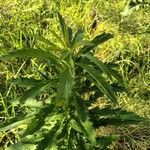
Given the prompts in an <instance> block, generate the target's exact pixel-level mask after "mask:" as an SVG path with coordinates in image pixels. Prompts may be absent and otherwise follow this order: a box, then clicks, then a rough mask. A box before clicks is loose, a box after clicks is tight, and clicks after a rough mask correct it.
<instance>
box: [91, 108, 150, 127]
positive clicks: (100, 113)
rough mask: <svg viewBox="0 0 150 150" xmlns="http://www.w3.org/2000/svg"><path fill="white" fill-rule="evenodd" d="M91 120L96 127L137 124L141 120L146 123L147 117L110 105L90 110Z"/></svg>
mask: <svg viewBox="0 0 150 150" xmlns="http://www.w3.org/2000/svg"><path fill="white" fill-rule="evenodd" d="M89 112H90V115H91V119H92V122H93V123H94V126H95V127H96V128H97V127H99V126H107V125H116V126H118V125H124V124H139V123H141V122H143V123H148V122H150V120H149V119H147V118H143V117H140V116H139V115H137V114H135V113H134V112H127V111H126V110H122V109H120V108H117V109H112V108H110V107H108V108H104V109H99V108H98V107H96V108H94V109H91V110H90V111H89Z"/></svg>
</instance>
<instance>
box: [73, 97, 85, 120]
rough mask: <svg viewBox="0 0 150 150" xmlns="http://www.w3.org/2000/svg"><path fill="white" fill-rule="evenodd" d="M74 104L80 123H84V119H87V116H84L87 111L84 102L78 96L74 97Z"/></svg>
mask: <svg viewBox="0 0 150 150" xmlns="http://www.w3.org/2000/svg"><path fill="white" fill-rule="evenodd" d="M74 102H75V107H76V110H77V113H78V115H79V117H80V119H81V121H82V122H85V121H86V118H87V114H86V111H87V110H86V107H85V105H84V100H83V99H82V98H81V97H80V96H78V95H76V96H75V98H74Z"/></svg>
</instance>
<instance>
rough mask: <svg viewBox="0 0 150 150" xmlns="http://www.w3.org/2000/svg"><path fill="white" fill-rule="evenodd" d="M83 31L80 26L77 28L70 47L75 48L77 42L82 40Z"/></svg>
mask: <svg viewBox="0 0 150 150" xmlns="http://www.w3.org/2000/svg"><path fill="white" fill-rule="evenodd" d="M83 33H84V31H83V30H82V29H81V28H80V29H78V30H77V32H76V33H75V35H74V37H73V40H72V48H76V46H77V45H78V43H79V42H81V41H82V40H83V37H84V34H83Z"/></svg>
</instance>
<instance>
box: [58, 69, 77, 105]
mask: <svg viewBox="0 0 150 150" xmlns="http://www.w3.org/2000/svg"><path fill="white" fill-rule="evenodd" d="M73 84H74V79H73V77H72V74H71V73H70V71H69V68H67V69H66V70H65V71H64V72H63V73H62V74H61V75H60V80H59V83H58V90H57V101H58V103H59V101H64V102H65V104H66V105H68V102H69V98H70V96H71V94H72V88H73Z"/></svg>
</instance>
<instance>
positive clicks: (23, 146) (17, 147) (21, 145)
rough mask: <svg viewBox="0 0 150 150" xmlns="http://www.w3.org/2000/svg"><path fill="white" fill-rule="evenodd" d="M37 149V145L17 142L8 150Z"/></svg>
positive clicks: (7, 149)
mask: <svg viewBox="0 0 150 150" xmlns="http://www.w3.org/2000/svg"><path fill="white" fill-rule="evenodd" d="M20 149H21V150H31V149H32V150H36V145H34V144H24V143H16V144H13V145H11V146H10V147H7V148H6V150H20Z"/></svg>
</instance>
